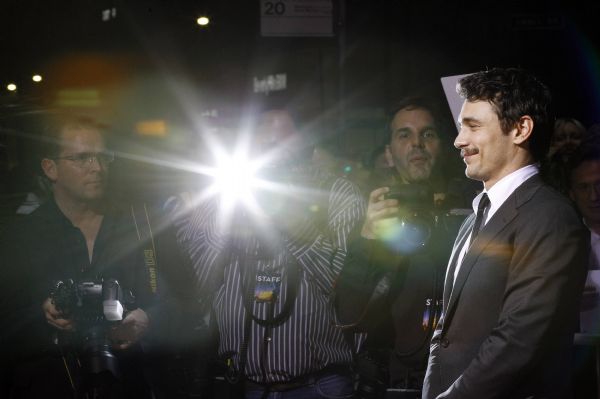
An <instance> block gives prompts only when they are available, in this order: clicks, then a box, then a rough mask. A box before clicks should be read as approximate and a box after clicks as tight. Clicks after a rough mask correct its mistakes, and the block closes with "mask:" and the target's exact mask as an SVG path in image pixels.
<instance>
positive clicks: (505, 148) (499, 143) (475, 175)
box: [454, 101, 527, 189]
mask: <svg viewBox="0 0 600 399" xmlns="http://www.w3.org/2000/svg"><path fill="white" fill-rule="evenodd" d="M459 124H460V131H459V132H458V136H456V140H454V146H455V147H456V148H458V149H459V150H460V154H461V156H462V157H463V161H464V162H465V165H466V170H465V174H466V175H467V177H469V178H470V179H473V180H479V181H481V182H483V183H484V185H485V187H486V188H488V189H489V188H490V187H492V186H493V185H494V184H495V183H496V182H497V181H498V180H500V179H502V178H503V177H504V176H506V175H508V174H510V173H512V172H514V171H515V170H517V169H519V168H521V167H522V166H525V165H526V164H527V163H525V164H523V163H522V162H521V159H520V157H519V156H518V154H519V146H518V145H517V144H516V143H515V141H514V137H515V131H516V128H515V129H513V130H512V131H510V132H506V133H505V132H503V131H502V127H501V125H500V121H499V119H498V115H497V114H496V112H495V110H494V108H493V107H492V105H491V104H490V103H489V102H487V101H472V102H471V101H465V102H464V103H463V106H462V109H461V112H460V116H459Z"/></svg>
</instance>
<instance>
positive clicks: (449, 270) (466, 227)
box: [442, 215, 475, 313]
mask: <svg viewBox="0 0 600 399" xmlns="http://www.w3.org/2000/svg"><path fill="white" fill-rule="evenodd" d="M473 223H475V218H474V215H471V216H469V218H468V219H466V220H465V222H464V223H463V224H462V226H461V228H460V230H459V231H458V235H457V237H456V240H455V241H454V247H453V248H452V254H451V255H450V262H448V266H447V267H446V278H445V280H444V298H443V299H444V301H443V302H442V308H443V309H444V313H445V312H446V307H447V306H448V300H449V299H450V292H451V291H452V284H453V283H454V271H455V270H456V262H457V261H458V256H459V255H460V252H461V250H462V247H463V246H464V245H465V241H466V240H467V238H468V237H469V232H470V231H471V230H472V229H473Z"/></svg>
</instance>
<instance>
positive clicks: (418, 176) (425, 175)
mask: <svg viewBox="0 0 600 399" xmlns="http://www.w3.org/2000/svg"><path fill="white" fill-rule="evenodd" d="M429 177H431V170H430V169H418V170H411V171H410V174H409V178H410V181H411V182H413V183H418V182H423V181H426V180H429Z"/></svg>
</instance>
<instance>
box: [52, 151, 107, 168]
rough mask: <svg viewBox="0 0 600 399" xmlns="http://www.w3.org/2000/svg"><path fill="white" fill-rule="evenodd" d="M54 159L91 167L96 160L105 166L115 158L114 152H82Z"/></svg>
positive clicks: (81, 166)
mask: <svg viewBox="0 0 600 399" xmlns="http://www.w3.org/2000/svg"><path fill="white" fill-rule="evenodd" d="M52 159H65V160H67V161H71V162H73V163H74V164H75V165H76V166H77V167H79V168H89V167H90V166H91V165H92V164H93V163H94V161H98V163H99V164H100V165H102V166H104V167H106V166H107V165H108V164H109V163H111V162H112V161H114V160H115V154H114V152H110V151H107V152H81V153H79V154H73V155H65V156H64V157H54V158H52Z"/></svg>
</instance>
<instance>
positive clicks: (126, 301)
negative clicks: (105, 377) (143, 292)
mask: <svg viewBox="0 0 600 399" xmlns="http://www.w3.org/2000/svg"><path fill="white" fill-rule="evenodd" d="M51 298H52V300H53V302H54V305H55V306H56V309H57V310H60V311H61V312H62V313H63V314H64V315H65V317H66V318H69V319H72V320H74V321H75V323H76V334H69V336H68V337H62V338H63V340H64V341H63V342H61V344H63V343H64V344H65V345H66V346H73V347H74V350H75V351H76V352H77V353H78V354H79V355H82V356H80V358H81V360H82V368H83V370H84V372H86V373H91V374H99V373H101V372H104V371H109V372H110V373H112V374H113V375H114V376H115V377H117V378H118V377H119V376H120V371H119V366H118V361H117V358H116V357H115V355H114V354H113V353H112V351H111V343H110V340H109V339H108V336H107V330H108V328H110V326H111V325H112V324H113V323H117V322H119V321H121V320H122V319H123V311H124V310H125V309H126V307H127V306H128V305H131V304H133V302H134V297H133V295H132V294H131V293H130V292H129V291H124V290H123V289H122V288H121V286H120V285H119V282H118V281H117V280H115V279H112V278H110V279H106V280H103V281H100V282H98V281H82V282H74V281H73V280H71V279H69V280H65V281H57V282H55V284H54V287H53V289H52V292H51Z"/></svg>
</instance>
